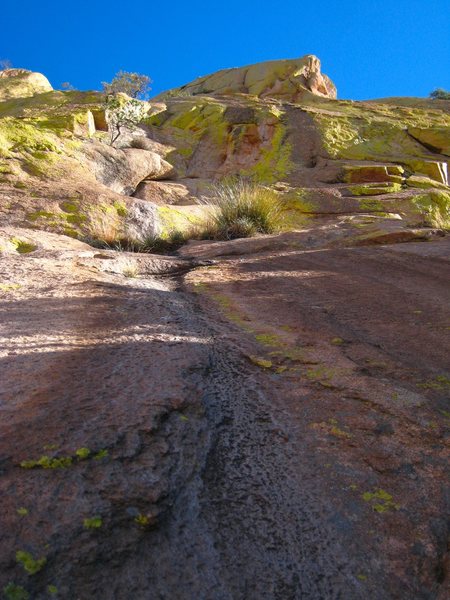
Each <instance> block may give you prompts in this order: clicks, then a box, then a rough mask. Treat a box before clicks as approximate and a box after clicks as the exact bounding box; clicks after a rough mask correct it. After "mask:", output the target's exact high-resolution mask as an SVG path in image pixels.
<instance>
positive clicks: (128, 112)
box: [105, 94, 147, 146]
mask: <svg viewBox="0 0 450 600" xmlns="http://www.w3.org/2000/svg"><path fill="white" fill-rule="evenodd" d="M105 108H106V110H105V115H106V122H107V124H108V131H109V136H110V138H109V143H110V145H111V146H114V143H115V142H116V141H117V140H118V139H119V137H120V136H121V134H122V132H123V129H125V128H126V129H128V130H129V131H134V130H135V129H136V127H137V126H138V124H139V123H140V122H141V121H142V120H143V119H144V118H145V115H146V114H147V108H146V106H145V103H143V102H141V101H140V100H136V99H135V98H131V99H130V98H129V99H127V98H126V96H120V95H113V94H111V95H109V96H107V97H106V100H105Z"/></svg>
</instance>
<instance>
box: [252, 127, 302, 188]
mask: <svg viewBox="0 0 450 600" xmlns="http://www.w3.org/2000/svg"><path fill="white" fill-rule="evenodd" d="M286 137H287V133H286V128H285V126H284V125H283V124H282V123H277V125H276V127H275V132H274V134H273V137H272V139H271V141H270V146H268V147H265V146H264V145H261V154H260V158H259V160H258V162H257V164H256V165H255V166H253V167H251V168H250V169H245V170H243V171H242V172H241V174H242V175H244V176H245V175H251V176H253V177H255V178H256V179H257V181H259V182H261V183H274V182H276V181H283V180H286V178H287V177H288V175H289V173H290V172H291V171H292V168H293V163H292V159H291V155H292V145H291V144H290V143H289V142H287V141H286Z"/></svg>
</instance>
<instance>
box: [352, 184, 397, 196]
mask: <svg viewBox="0 0 450 600" xmlns="http://www.w3.org/2000/svg"><path fill="white" fill-rule="evenodd" d="M348 189H349V191H350V193H352V194H353V195H354V196H379V195H382V194H392V193H394V192H399V191H400V190H401V189H402V185H401V183H391V184H388V185H381V184H378V185H373V184H365V185H364V184H361V185H351V186H349V188H348Z"/></svg>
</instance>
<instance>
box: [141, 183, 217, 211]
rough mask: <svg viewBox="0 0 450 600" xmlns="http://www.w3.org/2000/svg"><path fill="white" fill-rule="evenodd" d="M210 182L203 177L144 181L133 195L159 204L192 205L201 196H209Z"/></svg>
mask: <svg viewBox="0 0 450 600" xmlns="http://www.w3.org/2000/svg"><path fill="white" fill-rule="evenodd" d="M209 187H210V182H209V181H207V180H202V179H180V180H178V181H149V180H148V179H146V180H144V181H142V182H141V183H140V184H139V185H138V187H137V188H136V191H135V193H134V194H133V196H134V197H135V198H141V199H142V200H148V201H150V202H154V203H155V204H158V205H164V204H177V205H191V204H195V203H196V202H198V201H199V199H200V198H201V197H205V196H208V188H209Z"/></svg>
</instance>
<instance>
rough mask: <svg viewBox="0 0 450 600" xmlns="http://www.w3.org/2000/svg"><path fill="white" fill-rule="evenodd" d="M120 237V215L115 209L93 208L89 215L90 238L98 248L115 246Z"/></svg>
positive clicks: (91, 242) (89, 241)
mask: <svg viewBox="0 0 450 600" xmlns="http://www.w3.org/2000/svg"><path fill="white" fill-rule="evenodd" d="M119 239H120V220H119V215H118V213H117V212H116V210H114V212H111V211H104V210H101V209H99V208H96V209H93V210H92V211H91V213H90V215H89V240H88V243H90V244H91V245H92V246H95V247H97V248H113V247H114V245H115V244H116V243H117V242H118V240H119Z"/></svg>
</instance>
